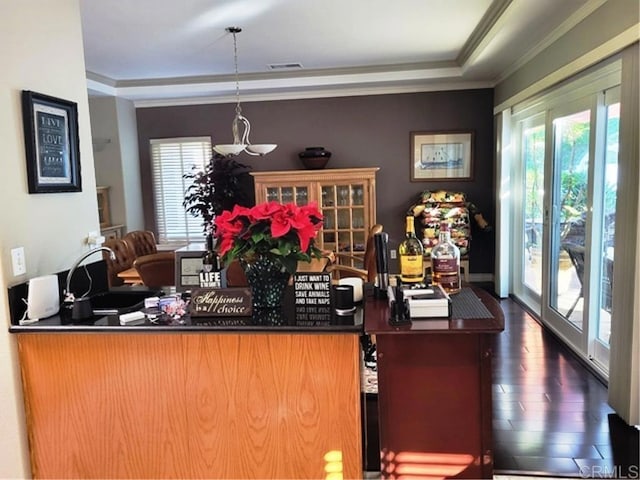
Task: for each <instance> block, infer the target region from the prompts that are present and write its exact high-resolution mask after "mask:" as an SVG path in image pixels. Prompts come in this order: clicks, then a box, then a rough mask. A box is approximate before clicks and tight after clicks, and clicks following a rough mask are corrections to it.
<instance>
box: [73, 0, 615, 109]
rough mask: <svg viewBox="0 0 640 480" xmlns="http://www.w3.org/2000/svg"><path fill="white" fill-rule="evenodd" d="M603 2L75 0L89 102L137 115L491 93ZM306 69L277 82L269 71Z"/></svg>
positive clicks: (277, 75) (281, 73) (277, 74)
mask: <svg viewBox="0 0 640 480" xmlns="http://www.w3.org/2000/svg"><path fill="white" fill-rule="evenodd" d="M604 1H606V0H394V1H389V0H180V1H177V0H80V4H81V10H82V26H83V36H84V49H85V62H86V69H87V78H88V86H89V90H90V93H91V94H103V95H104V94H106V95H118V96H122V97H125V98H128V99H131V100H134V101H135V102H136V104H137V105H139V106H145V105H164V104H180V103H195V102H199V103H201V102H227V101H229V100H231V99H233V95H234V93H235V83H234V75H233V37H232V36H231V34H229V33H227V32H226V31H225V28H226V27H229V26H238V27H240V28H242V30H243V31H242V32H241V33H239V34H238V35H237V43H238V63H239V71H240V90H241V96H242V100H243V101H247V100H252V99H277V98H301V97H322V96H338V95H349V94H356V93H358V94H367V93H393V92H409V91H428V90H441V89H458V88H482V87H491V86H494V85H495V84H496V83H497V82H498V81H500V80H501V79H503V78H504V77H505V76H507V75H508V74H509V73H511V72H513V71H514V70H515V69H516V68H517V67H518V66H520V65H522V64H523V63H524V62H525V61H526V60H527V59H529V58H531V57H532V56H533V55H534V54H535V53H537V52H539V51H540V50H541V49H543V48H545V47H546V46H547V45H548V44H549V43H550V42H551V41H553V39H555V38H557V36H558V35H560V34H562V33H564V32H565V31H566V30H568V29H569V28H571V27H572V26H573V25H575V24H576V23H578V22H579V21H580V20H582V19H583V18H584V17H585V16H586V15H588V14H589V13H590V12H591V11H593V10H594V9H595V8H597V7H598V6H599V5H601V4H602V3H604ZM288 63H299V64H301V65H302V68H295V69H278V70H273V69H271V68H270V67H269V65H270V64H288Z"/></svg>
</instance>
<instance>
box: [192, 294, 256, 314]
mask: <svg viewBox="0 0 640 480" xmlns="http://www.w3.org/2000/svg"><path fill="white" fill-rule="evenodd" d="M189 313H191V316H192V317H249V316H251V313H252V308H251V290H250V289H249V288H222V289H210V288H203V289H195V290H192V291H191V301H190V302H189Z"/></svg>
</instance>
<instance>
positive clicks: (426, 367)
mask: <svg viewBox="0 0 640 480" xmlns="http://www.w3.org/2000/svg"><path fill="white" fill-rule="evenodd" d="M452 302H453V307H454V308H453V315H452V318H451V319H446V318H445V319H436V318H434V319H418V320H413V321H412V322H411V324H407V325H400V326H393V325H390V324H389V321H388V320H389V313H390V312H389V308H388V306H387V304H386V303H385V302H382V301H380V300H373V299H369V300H368V301H367V303H366V305H365V310H366V318H365V331H366V332H367V333H369V334H371V335H375V338H376V341H377V368H378V405H377V407H378V408H377V411H378V421H379V429H380V469H381V473H382V478H400V477H402V476H407V477H410V476H411V475H418V476H420V475H423V476H428V477H429V478H432V477H433V478H492V477H493V444H492V401H491V388H492V381H491V359H492V357H493V351H492V345H493V342H492V339H493V336H494V335H496V334H498V333H500V332H501V331H502V330H503V329H504V314H503V312H502V309H501V308H500V305H499V303H498V301H497V300H496V299H495V298H493V297H492V296H491V295H490V294H489V293H487V292H486V291H484V290H482V289H479V288H475V287H474V288H468V287H467V288H465V289H463V292H461V293H459V294H457V295H453V296H452ZM462 304H465V305H464V308H461V309H458V308H456V307H460V306H462ZM457 310H460V311H462V312H463V314H457V313H456V311H457Z"/></svg>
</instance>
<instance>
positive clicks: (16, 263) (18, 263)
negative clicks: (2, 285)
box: [11, 247, 27, 277]
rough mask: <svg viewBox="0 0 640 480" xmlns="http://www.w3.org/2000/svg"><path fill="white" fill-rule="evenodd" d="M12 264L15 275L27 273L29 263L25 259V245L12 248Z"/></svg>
mask: <svg viewBox="0 0 640 480" xmlns="http://www.w3.org/2000/svg"><path fill="white" fill-rule="evenodd" d="M11 265H12V267H13V275H14V276H15V277H17V276H18V275H24V274H25V273H27V264H26V262H25V259H24V247H16V248H12V249H11Z"/></svg>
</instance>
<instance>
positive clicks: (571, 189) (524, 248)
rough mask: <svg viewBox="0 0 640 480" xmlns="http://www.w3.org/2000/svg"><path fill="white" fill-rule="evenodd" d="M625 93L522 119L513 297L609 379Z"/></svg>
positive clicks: (615, 92) (610, 93) (605, 92)
mask: <svg viewBox="0 0 640 480" xmlns="http://www.w3.org/2000/svg"><path fill="white" fill-rule="evenodd" d="M619 111H620V104H619V88H618V87H614V88H610V89H606V90H601V91H599V92H595V93H594V94H590V95H585V96H583V97H581V98H574V99H573V100H572V101H570V102H569V101H566V102H562V104H561V105H554V106H553V108H548V109H544V110H543V111H538V112H537V113H535V114H530V115H529V116H524V115H522V116H521V118H519V119H517V128H516V129H515V131H516V132H517V138H516V142H515V143H516V147H517V148H516V152H517V154H516V155H517V161H516V164H517V168H516V169H515V172H516V173H515V174H516V175H517V176H519V177H520V178H521V179H522V182H521V185H522V186H521V188H520V189H519V190H516V192H515V194H516V197H517V201H514V206H515V209H516V215H515V216H514V217H515V218H514V243H513V244H514V249H513V250H514V252H515V253H516V258H519V259H520V261H519V262H518V264H517V265H516V268H515V269H514V272H515V278H514V279H513V285H514V293H515V294H516V295H517V296H519V297H520V298H521V299H522V300H523V301H524V302H525V303H527V304H528V305H529V306H530V307H531V308H532V309H533V310H534V311H536V312H539V314H540V318H541V319H542V321H543V322H544V323H545V324H547V325H548V326H549V327H550V328H551V329H553V330H554V331H555V332H556V333H557V334H558V335H559V336H560V337H561V338H562V339H563V340H564V341H565V342H566V343H568V344H569V345H570V346H571V347H572V348H573V349H574V350H575V351H576V352H578V353H579V354H580V355H582V356H583V357H584V358H588V359H589V360H591V361H592V362H593V363H594V366H595V368H596V369H598V370H599V371H600V372H601V373H603V374H604V375H606V374H607V372H608V362H609V334H610V327H611V298H612V295H611V293H612V289H613V284H612V279H613V260H614V254H615V211H616V197H617V195H616V192H617V181H618V178H617V151H618V123H619Z"/></svg>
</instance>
